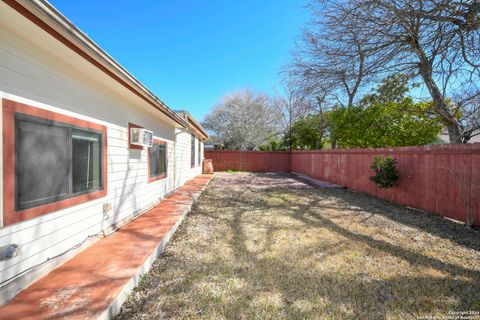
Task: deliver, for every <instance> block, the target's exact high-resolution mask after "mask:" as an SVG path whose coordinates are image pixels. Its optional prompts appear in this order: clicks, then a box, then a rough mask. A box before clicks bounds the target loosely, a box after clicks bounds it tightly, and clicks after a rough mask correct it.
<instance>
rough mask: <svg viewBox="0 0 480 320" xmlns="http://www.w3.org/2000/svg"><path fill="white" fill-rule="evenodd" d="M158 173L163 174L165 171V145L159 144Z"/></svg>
mask: <svg viewBox="0 0 480 320" xmlns="http://www.w3.org/2000/svg"><path fill="white" fill-rule="evenodd" d="M158 151H159V156H158V157H159V175H162V176H164V175H165V174H166V173H167V152H166V151H167V146H166V145H164V144H161V145H159V148H158Z"/></svg>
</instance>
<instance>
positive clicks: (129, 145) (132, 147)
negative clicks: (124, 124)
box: [128, 123, 143, 150]
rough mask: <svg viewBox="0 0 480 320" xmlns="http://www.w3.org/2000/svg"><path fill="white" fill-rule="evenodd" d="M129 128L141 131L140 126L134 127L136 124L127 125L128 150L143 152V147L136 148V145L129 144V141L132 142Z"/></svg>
mask: <svg viewBox="0 0 480 320" xmlns="http://www.w3.org/2000/svg"><path fill="white" fill-rule="evenodd" d="M131 128H140V129H143V127H142V126H139V125H136V124H133V123H128V148H129V149H137V150H143V147H142V146H137V145H136V144H131V143H130V141H132V140H131V139H130V132H131V130H130V129H131Z"/></svg>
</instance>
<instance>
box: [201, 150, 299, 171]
mask: <svg viewBox="0 0 480 320" xmlns="http://www.w3.org/2000/svg"><path fill="white" fill-rule="evenodd" d="M205 159H212V160H213V170H215V171H227V170H235V171H251V172H290V171H291V165H290V159H291V153H290V152H264V151H230V150H228V151H213V150H205Z"/></svg>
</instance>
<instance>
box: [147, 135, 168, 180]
mask: <svg viewBox="0 0 480 320" xmlns="http://www.w3.org/2000/svg"><path fill="white" fill-rule="evenodd" d="M166 149H167V148H166V145H165V144H158V143H154V144H153V146H152V147H151V148H150V160H149V161H150V177H158V176H164V175H165V174H166V167H167V153H166Z"/></svg>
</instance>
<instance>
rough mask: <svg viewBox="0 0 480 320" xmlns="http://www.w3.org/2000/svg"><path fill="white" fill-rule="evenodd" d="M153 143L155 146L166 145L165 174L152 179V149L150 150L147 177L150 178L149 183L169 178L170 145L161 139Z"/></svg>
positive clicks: (154, 140)
mask: <svg viewBox="0 0 480 320" xmlns="http://www.w3.org/2000/svg"><path fill="white" fill-rule="evenodd" d="M153 143H154V144H159V145H160V144H161V145H165V174H163V175H159V176H154V177H150V152H151V149H152V148H148V166H147V177H148V180H147V181H148V183H152V182H155V181H158V180H162V179H165V178H166V177H167V176H168V144H167V142H166V141H164V140H161V139H156V138H153Z"/></svg>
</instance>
